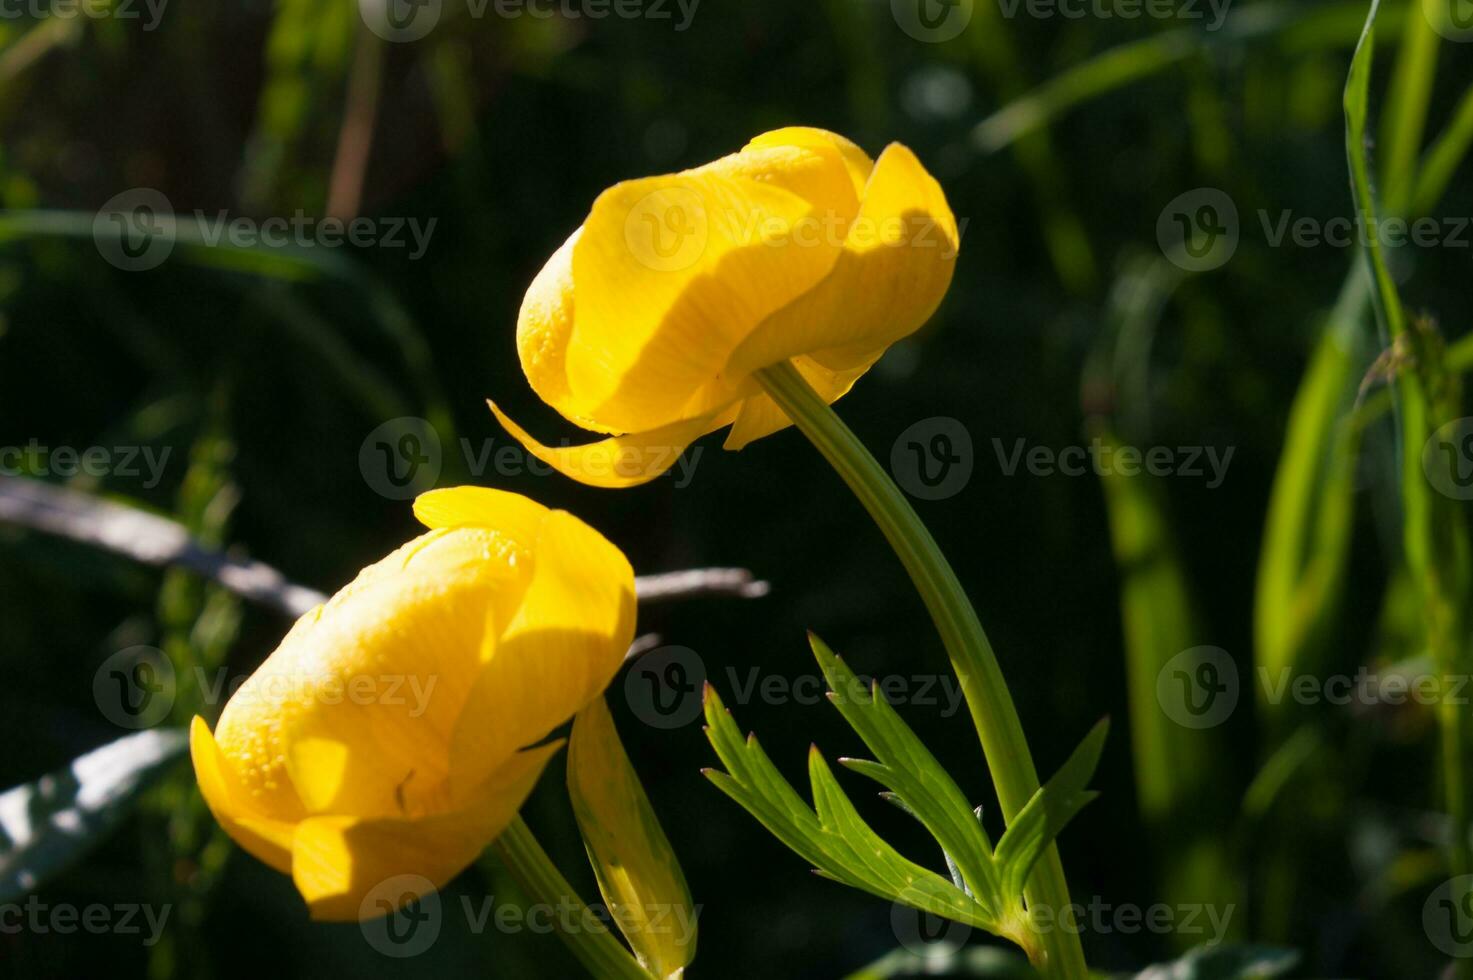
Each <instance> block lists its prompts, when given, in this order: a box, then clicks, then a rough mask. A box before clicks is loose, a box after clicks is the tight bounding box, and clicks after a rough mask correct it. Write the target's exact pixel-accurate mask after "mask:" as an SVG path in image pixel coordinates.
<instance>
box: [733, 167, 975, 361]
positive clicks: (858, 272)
mask: <svg viewBox="0 0 1473 980" xmlns="http://www.w3.org/2000/svg"><path fill="white" fill-rule="evenodd" d="M957 242H958V233H957V228H956V219H955V218H954V217H953V215H952V213H951V209H950V207H948V206H947V203H946V197H945V195H944V194H943V193H942V191H941V187H940V185H939V184H937V183H936V180H935V179H934V178H933V177H932V176H931V175H930V174H928V173H927V172H926V170H925V168H924V167H922V166H921V164H920V161H919V160H917V159H916V158H915V154H913V153H911V152H910V150H908V149H906V148H905V147H903V146H901V145H899V144H891V145H890V146H889V147H888V148H887V149H886V150H885V152H884V153H882V154H881V155H880V159H879V160H878V162H876V164H875V169H874V172H873V173H872V174H871V175H870V180H869V184H868V186H867V187H866V189H865V194H864V199H863V201H862V202H861V204H860V212H859V216H858V217H856V218H855V220H854V223H853V224H852V225H851V226H850V229H849V233H848V236H847V238H846V240H845V244H844V250H843V254H842V255H841V257H840V258H839V260H838V262H836V263H835V265H834V268H833V271H832V272H831V273H830V275H829V276H828V277H827V278H826V279H825V280H824V282H823V283H822V284H821V285H820V286H819V287H818V288H815V289H813V290H811V291H809V292H808V293H806V294H805V295H803V296H802V297H800V298H799V299H797V300H796V301H795V302H793V303H791V304H790V305H788V306H786V307H785V308H783V309H782V310H780V311H778V312H777V313H776V314H774V315H773V316H771V317H769V318H768V319H767V321H766V322H764V323H763V324H762V325H761V326H760V327H759V328H758V329H757V330H755V331H754V332H753V333H752V335H751V336H750V337H749V338H748V339H747V340H746V341H745V342H744V343H743V344H742V346H741V348H740V349H739V350H738V351H737V352H736V353H735V354H734V355H733V356H732V358H731V361H730V363H729V364H727V365H726V367H725V373H726V374H727V375H728V376H733V377H739V376H741V375H744V374H747V373H749V372H751V371H754V370H756V369H758V368H761V367H765V366H767V365H770V364H776V363H778V362H780V361H784V360H788V359H789V358H792V357H796V356H798V355H800V354H806V355H808V356H809V357H811V358H812V359H813V361H814V363H815V364H817V365H820V366H822V367H825V368H828V369H829V370H832V371H836V372H845V371H853V370H856V369H858V370H863V368H864V367H866V366H867V365H868V364H870V363H873V361H874V360H875V359H876V358H877V357H878V356H879V354H880V353H882V352H883V351H884V350H885V348H886V347H888V346H889V345H890V344H892V343H894V342H895V341H896V340H899V339H900V338H901V337H904V336H906V335H908V334H910V333H911V332H913V331H915V330H916V329H917V328H919V327H920V326H921V324H923V323H925V322H926V320H927V319H929V318H930V316H931V314H932V313H933V312H935V310H936V307H937V306H938V305H939V304H940V303H941V298H942V297H943V296H945V295H946V290H947V288H948V287H949V286H950V284H951V276H952V272H953V270H954V268H955V265H956V251H957Z"/></svg>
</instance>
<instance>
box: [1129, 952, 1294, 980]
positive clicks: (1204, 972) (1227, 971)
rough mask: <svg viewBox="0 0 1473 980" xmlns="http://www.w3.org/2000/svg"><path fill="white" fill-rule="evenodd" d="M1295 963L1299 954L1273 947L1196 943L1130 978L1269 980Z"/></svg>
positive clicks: (1148, 979)
mask: <svg viewBox="0 0 1473 980" xmlns="http://www.w3.org/2000/svg"><path fill="white" fill-rule="evenodd" d="M1298 964H1299V954H1298V953H1297V952H1295V951H1294V950H1292V949H1282V948H1280V947H1276V946H1198V947H1197V948H1196V949H1194V950H1192V951H1190V952H1189V953H1187V954H1186V955H1185V956H1183V957H1182V958H1181V959H1179V960H1174V961H1172V962H1170V963H1158V964H1157V965H1155V966H1150V967H1147V968H1146V969H1144V970H1142V971H1141V972H1139V973H1137V974H1135V975H1134V980H1270V978H1272V977H1281V976H1283V975H1284V974H1286V973H1288V972H1289V971H1290V970H1292V969H1294V967H1295V966H1297V965H1298Z"/></svg>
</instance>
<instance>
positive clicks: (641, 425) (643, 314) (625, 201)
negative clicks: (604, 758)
mask: <svg viewBox="0 0 1473 980" xmlns="http://www.w3.org/2000/svg"><path fill="white" fill-rule="evenodd" d="M773 152H774V153H777V152H778V151H773ZM793 152H794V153H797V154H799V155H800V157H801V159H804V160H810V159H811V160H817V161H819V162H820V163H822V162H823V160H824V157H823V155H821V154H815V153H804V152H803V151H796V150H795V151H793ZM834 159H835V160H836V161H837V154H835V155H834ZM812 173H813V174H816V175H824V179H825V180H826V181H827V182H828V183H829V184H831V185H833V186H842V187H843V188H844V190H845V192H846V193H851V191H850V189H849V187H848V185H849V178H848V174H847V171H846V170H845V169H844V167H842V166H841V165H838V166H836V165H828V166H816V167H815V168H814V170H813V171H812ZM827 210H828V209H827V208H825V207H824V206H823V205H822V204H815V203H814V202H812V201H810V200H808V199H806V198H804V197H802V196H800V195H799V194H796V193H794V192H792V191H789V190H785V189H783V188H781V187H778V186H775V185H774V184H773V183H770V182H765V181H758V180H753V179H749V178H745V177H724V176H718V175H717V174H715V173H700V172H691V173H686V174H677V175H674V176H670V177H652V178H647V179H644V180H634V181H628V182H625V183H622V184H617V185H615V186H614V187H612V188H610V189H609V190H607V191H605V192H604V193H603V194H602V195H600V196H599V198H598V200H597V201H596V202H595V204H594V206H593V211H592V213H591V214H590V215H589V217H588V221H587V222H586V223H585V225H584V233H583V234H582V235H581V236H580V237H579V239H578V241H577V243H576V244H575V246H574V248H573V279H574V287H575V293H576V301H577V309H578V315H577V319H576V322H575V323H574V326H573V332H572V337H571V341H570V345H569V348H568V352H567V359H566V368H567V376H568V383H569V386H570V389H571V392H572V394H573V404H574V407H575V408H576V409H577V412H578V414H582V415H587V416H591V417H595V418H597V419H598V420H599V421H600V422H601V423H603V424H605V425H608V426H611V427H613V428H615V429H616V430H619V431H625V432H638V431H642V430H648V429H655V428H659V427H662V426H665V425H669V424H671V423H672V422H674V421H677V420H679V419H681V418H683V417H687V416H685V415H684V414H683V410H684V408H685V406H686V404H687V403H688V402H689V401H690V400H691V398H692V397H693V396H694V395H696V393H697V392H698V391H699V389H700V388H701V387H702V386H703V385H706V384H707V383H708V382H710V381H711V379H713V378H716V377H718V376H719V375H720V373H721V371H722V368H723V366H724V365H725V363H726V361H727V359H728V357H729V355H730V353H731V352H732V351H733V350H734V349H735V348H736V347H737V345H738V344H740V343H741V342H742V340H743V339H744V338H746V336H747V335H748V334H749V333H750V332H751V331H752V330H754V329H755V328H756V327H757V326H758V324H760V323H761V322H762V321H763V320H764V319H765V318H766V317H767V316H769V315H770V314H771V313H772V312H773V311H775V310H778V309H780V308H782V307H783V306H785V305H787V304H788V303H790V302H791V301H792V300H794V299H795V298H797V297H798V296H800V295H802V294H803V293H804V292H806V291H807V290H809V289H810V288H812V287H813V286H814V285H815V284H816V283H818V282H819V281H821V280H822V279H823V277H824V276H825V275H827V274H828V272H829V270H830V269H831V268H832V266H833V264H834V261H835V259H836V258H837V256H838V254H839V251H840V247H839V243H838V242H836V241H832V240H829V239H828V238H826V237H825V236H823V235H821V234H819V235H816V236H815V238H816V240H815V241H813V242H812V243H811V244H809V243H807V242H806V241H804V242H803V243H801V244H800V243H799V240H798V239H796V238H795V235H796V234H801V233H802V232H803V230H804V229H807V228H810V227H811V226H812V223H813V222H822V221H823V220H824V214H825V212H826V211H827Z"/></svg>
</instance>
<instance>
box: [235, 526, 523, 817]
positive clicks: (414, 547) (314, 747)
mask: <svg viewBox="0 0 1473 980" xmlns="http://www.w3.org/2000/svg"><path fill="white" fill-rule="evenodd" d="M530 565H531V560H530V551H529V550H527V549H522V548H520V547H519V546H517V545H516V544H515V543H513V542H511V541H509V539H507V538H506V537H505V536H503V535H501V534H500V533H498V532H496V531H494V530H492V529H488V528H484V527H458V528H449V529H442V530H436V531H430V532H429V533H427V534H424V535H421V536H420V537H419V538H416V539H415V540H414V541H412V542H410V543H409V544H407V545H405V546H404V547H402V548H400V549H398V550H397V551H395V552H394V553H393V554H392V555H390V556H389V557H388V558H385V559H384V560H383V561H380V562H378V563H376V564H375V565H374V566H370V567H369V568H368V569H365V570H364V571H363V572H362V573H361V574H360V575H359V577H358V579H356V580H355V581H354V582H353V583H352V584H351V585H349V586H348V587H347V588H345V589H343V590H342V591H341V592H339V593H338V594H337V595H335V596H334V597H333V598H332V599H331V600H329V601H328V602H327V603H326V604H325V605H324V606H323V607H322V608H321V609H319V610H317V611H315V612H314V613H312V614H309V615H308V616H306V617H303V620H302V622H301V623H299V624H298V625H297V626H296V627H294V628H293V629H292V631H291V632H290V633H289V634H288V635H287V637H286V638H285V639H284V640H283V641H282V644H281V646H280V647H278V648H277V649H276V651H275V652H274V653H273V654H272V655H271V656H270V657H269V658H267V660H266V662H265V663H263V664H262V665H261V667H260V668H259V669H258V670H257V671H256V672H255V673H254V674H252V675H251V677H250V678H249V679H248V680H247V681H246V682H245V683H244V684H243V685H242V686H241V688H240V690H238V691H237V692H236V693H235V695H234V696H233V697H232V698H231V699H230V703H229V704H228V705H226V707H225V710H224V712H222V714H221V717H220V723H219V726H218V727H217V729H216V732H215V737H216V740H217V742H218V744H219V746H220V750H221V752H222V753H223V755H224V756H225V758H226V759H227V760H230V761H231V762H232V764H233V765H234V768H235V771H236V772H238V773H239V774H240V779H241V782H242V784H243V785H244V786H245V787H246V789H247V790H248V791H249V793H250V794H251V796H252V798H253V799H254V800H255V801H256V803H257V808H258V810H259V811H260V812H262V813H264V814H265V815H267V816H270V817H273V818H276V819H286V820H299V819H301V818H302V817H303V816H305V815H306V814H307V813H309V812H315V813H323V812H351V813H357V814H358V815H361V816H371V815H382V816H396V815H400V814H402V813H404V812H405V811H406V810H408V811H410V812H420V811H422V810H424V809H426V808H428V807H431V806H433V805H434V804H435V802H436V801H437V800H438V799H439V794H442V793H443V792H444V788H443V787H442V786H440V785H439V784H440V783H442V782H443V781H444V778H445V776H446V773H447V767H448V758H449V745H450V735H451V732H452V730H453V728H454V725H455V722H456V720H457V719H458V718H459V715H460V707H461V704H462V703H463V702H464V699H465V696H466V694H467V693H468V692H469V690H470V687H471V684H472V683H473V682H474V679H475V677H476V674H477V673H478V672H479V669H480V652H481V643H482V640H483V639H484V637H485V635H486V634H487V632H488V623H491V622H494V623H506V622H509V621H510V618H511V616H512V613H513V612H514V610H515V609H516V607H517V605H518V604H519V603H520V601H521V596H522V591H523V589H524V588H525V586H526V583H527V582H528V581H529V580H530V572H531V569H530ZM298 739H300V744H297V741H296V740H298Z"/></svg>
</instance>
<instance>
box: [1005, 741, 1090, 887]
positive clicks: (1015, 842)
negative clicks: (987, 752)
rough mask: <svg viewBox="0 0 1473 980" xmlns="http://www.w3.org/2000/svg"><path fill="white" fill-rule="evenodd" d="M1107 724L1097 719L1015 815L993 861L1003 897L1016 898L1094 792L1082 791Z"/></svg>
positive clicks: (1087, 780) (1088, 778)
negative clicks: (1081, 739) (1048, 850)
mask: <svg viewBox="0 0 1473 980" xmlns="http://www.w3.org/2000/svg"><path fill="white" fill-rule="evenodd" d="M1109 731H1110V719H1108V718H1105V719H1101V720H1100V722H1099V723H1098V724H1096V725H1095V727H1094V728H1092V729H1090V731H1089V734H1088V735H1086V736H1084V741H1082V742H1080V743H1079V747H1078V748H1076V749H1075V750H1074V752H1073V754H1072V755H1070V756H1069V758H1068V759H1067V760H1065V762H1064V764H1063V765H1062V766H1060V767H1059V771H1058V772H1056V773H1054V775H1053V778H1052V779H1050V780H1049V781H1048V782H1047V783H1045V784H1044V785H1043V786H1042V787H1041V788H1040V789H1039V791H1038V792H1037V793H1034V794H1033V798H1032V799H1031V800H1029V801H1028V802H1027V804H1026V805H1024V807H1023V809H1021V810H1019V811H1018V815H1017V816H1015V817H1014V818H1013V822H1012V823H1011V824H1009V825H1008V829H1007V831H1006V833H1004V834H1003V835H1002V839H1001V840H999V841H998V842H997V851H996V853H995V854H994V858H995V860H996V862H997V866H998V869H999V871H1000V873H1001V876H1002V887H1003V889H1004V894H1005V895H1010V896H1011V895H1020V894H1022V892H1023V886H1024V885H1026V884H1027V882H1028V875H1029V873H1030V872H1031V871H1032V870H1033V865H1034V864H1035V863H1037V861H1038V858H1039V856H1040V855H1041V854H1043V851H1044V848H1046V847H1048V845H1049V844H1051V843H1052V842H1053V840H1054V838H1055V837H1057V836H1059V832H1060V831H1061V830H1063V829H1064V826H1065V825H1066V824H1068V823H1069V821H1070V820H1072V819H1074V815H1075V814H1076V813H1078V812H1079V811H1080V810H1082V809H1084V807H1085V806H1086V805H1087V804H1088V803H1089V802H1090V801H1091V800H1093V799H1094V798H1095V797H1096V796H1098V795H1099V794H1098V793H1095V792H1093V791H1091V790H1088V789H1086V788H1085V786H1086V785H1087V784H1088V783H1089V781H1090V779H1091V778H1093V777H1094V772H1095V767H1096V766H1097V765H1099V761H1100V753H1101V752H1102V751H1104V748H1105V736H1106V735H1108V734H1109Z"/></svg>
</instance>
